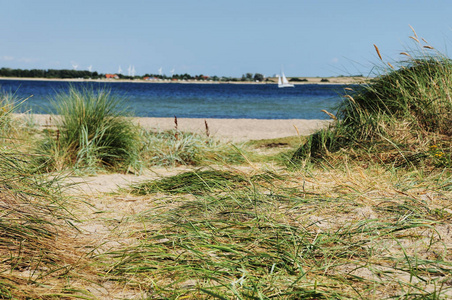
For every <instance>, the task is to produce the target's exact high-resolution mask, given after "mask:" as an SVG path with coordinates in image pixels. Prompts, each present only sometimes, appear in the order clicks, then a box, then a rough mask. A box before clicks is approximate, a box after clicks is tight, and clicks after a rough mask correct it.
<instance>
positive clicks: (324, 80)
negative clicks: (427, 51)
mask: <svg viewBox="0 0 452 300" xmlns="http://www.w3.org/2000/svg"><path fill="white" fill-rule="evenodd" d="M290 78H291V77H289V80H290ZM293 78H303V79H306V80H307V81H291V83H293V84H295V85H305V84H322V85H323V84H324V85H327V84H345V85H347V84H362V83H365V82H366V81H368V78H365V77H351V76H350V77H347V76H342V77H293ZM269 79H270V80H272V81H271V82H269V81H264V82H253V81H196V80H177V81H172V80H163V79H162V80H143V79H133V80H130V79H83V78H69V79H64V78H34V77H30V78H25V77H0V80H24V81H25V80H28V81H62V82H101V83H114V82H131V83H168V84H171V83H173V84H174V83H180V84H193V83H196V84H274V85H276V84H277V78H269Z"/></svg>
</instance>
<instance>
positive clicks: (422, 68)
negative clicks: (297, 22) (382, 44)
mask: <svg viewBox="0 0 452 300" xmlns="http://www.w3.org/2000/svg"><path fill="white" fill-rule="evenodd" d="M427 46H428V47H427ZM419 48H420V50H419V51H412V53H411V55H410V54H409V53H407V52H403V55H404V57H405V58H406V60H403V61H401V62H400V63H398V64H396V65H397V66H398V68H394V66H393V65H392V64H391V65H389V67H387V68H383V70H382V73H381V74H378V75H377V76H376V77H375V78H374V79H372V80H371V81H370V82H369V83H368V84H365V85H361V86H359V87H353V88H347V89H346V90H345V92H346V94H345V95H344V97H343V102H342V104H341V105H340V107H339V109H338V113H337V119H338V121H336V122H335V123H334V124H333V125H332V126H331V127H330V128H329V129H325V130H321V131H319V132H317V133H315V134H314V135H312V136H311V137H310V139H309V140H308V142H307V143H306V144H305V145H303V146H302V147H300V148H299V150H298V151H297V152H296V153H295V155H294V159H299V158H303V157H308V156H312V157H317V158H319V157H325V156H328V155H329V154H331V153H334V152H337V151H339V150H344V151H346V152H348V153H350V152H352V153H353V151H354V152H355V153H357V152H361V154H360V156H361V157H362V156H364V159H368V156H369V154H370V156H371V159H372V160H375V161H380V162H384V163H391V164H394V165H396V166H397V165H399V166H405V165H408V166H411V165H416V164H418V163H420V162H423V163H426V164H428V165H431V166H448V167H450V166H451V164H450V157H451V152H452V151H451V147H452V143H451V136H452V98H451V94H452V61H451V60H450V59H449V58H448V57H446V56H444V55H442V54H441V53H438V52H436V51H435V50H434V49H433V48H432V47H431V46H429V45H425V46H422V45H419ZM376 50H377V53H378V55H379V57H380V59H382V58H381V54H380V52H379V50H378V47H376ZM382 60H383V59H382ZM432 146H436V147H438V146H439V147H440V148H441V153H442V159H441V160H440V161H438V159H437V158H439V156H440V155H441V154H440V153H439V152H438V155H437V156H436V157H432V156H431V155H430V147H432ZM363 152H364V153H366V154H363Z"/></svg>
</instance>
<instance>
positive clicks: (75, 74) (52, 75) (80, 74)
mask: <svg viewBox="0 0 452 300" xmlns="http://www.w3.org/2000/svg"><path fill="white" fill-rule="evenodd" d="M113 75H117V76H118V78H119V79H130V80H133V79H144V78H147V77H149V78H157V79H163V80H172V79H174V80H201V81H202V80H211V81H250V82H251V81H260V82H262V81H270V80H269V79H268V78H265V76H264V75H262V74H260V73H255V74H253V73H246V74H244V75H242V77H226V76H221V77H219V76H206V75H203V74H200V75H194V76H192V75H190V74H187V73H185V74H173V75H171V76H166V75H157V74H145V75H143V76H128V75H123V74H118V73H113ZM0 77H18V78H49V79H79V78H82V79H105V78H106V74H103V73H99V72H96V71H95V72H91V71H88V70H70V69H47V70H44V69H31V70H26V69H11V68H0ZM290 81H307V79H300V78H297V77H293V78H291V79H290Z"/></svg>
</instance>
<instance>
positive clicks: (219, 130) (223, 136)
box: [32, 114, 330, 142]
mask: <svg viewBox="0 0 452 300" xmlns="http://www.w3.org/2000/svg"><path fill="white" fill-rule="evenodd" d="M32 118H33V121H34V122H35V123H36V124H38V125H40V126H52V125H53V124H54V119H55V117H52V116H50V115H39V114H35V115H32ZM52 118H53V119H52ZM133 122H134V123H135V124H137V125H140V126H142V127H143V128H146V129H150V130H156V131H159V130H161V131H165V130H171V129H175V128H176V124H175V119H174V118H133ZM206 123H207V126H208V129H209V134H210V137H212V138H216V139H219V140H222V141H226V142H244V141H248V140H262V139H274V138H282V137H287V136H294V135H309V134H312V133H313V132H315V131H316V130H318V129H320V128H322V127H326V126H328V124H329V123H330V121H327V120H302V119H290V120H260V119H259V120H258V119H191V118H178V119H177V129H178V130H181V131H184V132H192V133H199V134H203V135H205V134H206V125H205V124H206Z"/></svg>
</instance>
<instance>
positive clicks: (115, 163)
mask: <svg viewBox="0 0 452 300" xmlns="http://www.w3.org/2000/svg"><path fill="white" fill-rule="evenodd" d="M122 105H123V103H122V99H121V98H119V97H117V96H115V95H112V94H111V92H110V91H109V90H105V89H99V90H96V91H95V90H93V89H92V88H87V87H84V88H75V87H70V89H69V91H68V92H67V93H65V92H61V93H58V94H57V95H56V96H55V98H54V99H53V106H54V109H55V111H56V114H57V115H58V116H56V117H55V120H57V130H56V132H53V133H51V134H49V135H48V136H47V138H46V139H45V140H44V141H43V143H42V144H41V147H40V149H41V151H42V152H43V153H45V154H46V157H47V160H46V162H45V163H44V166H45V168H46V169H48V170H55V169H56V170H58V169H62V168H64V167H68V166H75V167H76V168H97V167H109V168H119V169H127V168H128V167H131V166H132V167H135V168H137V167H139V165H138V150H137V149H138V130H137V128H136V126H134V125H133V124H132V122H131V120H130V119H129V118H126V115H125V110H124V108H123V106H122Z"/></svg>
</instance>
